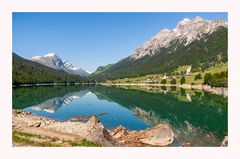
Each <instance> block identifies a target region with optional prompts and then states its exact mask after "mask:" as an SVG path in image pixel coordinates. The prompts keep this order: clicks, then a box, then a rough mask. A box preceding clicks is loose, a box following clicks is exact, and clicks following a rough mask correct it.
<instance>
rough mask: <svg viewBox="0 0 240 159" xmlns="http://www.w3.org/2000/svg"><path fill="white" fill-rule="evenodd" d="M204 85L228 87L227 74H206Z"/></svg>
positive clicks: (224, 72) (225, 72)
mask: <svg viewBox="0 0 240 159" xmlns="http://www.w3.org/2000/svg"><path fill="white" fill-rule="evenodd" d="M204 84H208V85H210V86H213V87H227V86H228V72H227V71H223V72H220V73H214V74H211V73H206V75H205V76H204Z"/></svg>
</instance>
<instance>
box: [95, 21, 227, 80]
mask: <svg viewBox="0 0 240 159" xmlns="http://www.w3.org/2000/svg"><path fill="white" fill-rule="evenodd" d="M221 61H224V62H225V61H227V23H226V22H225V21H224V20H212V21H210V20H205V19H203V18H201V17H195V18H194V19H192V20H190V19H183V20H182V21H180V22H179V23H178V24H177V26H176V28H174V29H173V30H168V29H163V30H161V31H160V32H159V33H158V34H157V35H155V36H154V37H152V38H151V39H150V40H149V41H147V42H145V43H144V44H143V45H142V46H140V47H139V48H137V49H136V50H135V51H134V53H133V54H132V55H130V56H129V57H127V58H125V59H123V60H121V61H119V62H117V63H116V64H114V65H112V66H111V67H110V68H108V69H107V70H104V71H102V72H101V73H99V74H97V75H95V76H94V78H96V79H98V80H100V81H101V80H106V79H117V78H126V77H137V76H142V75H146V74H155V73H168V72H171V71H173V70H174V69H176V68H177V67H179V66H182V65H192V70H193V71H198V70H204V69H206V68H208V67H210V66H212V65H214V64H216V63H218V62H221Z"/></svg>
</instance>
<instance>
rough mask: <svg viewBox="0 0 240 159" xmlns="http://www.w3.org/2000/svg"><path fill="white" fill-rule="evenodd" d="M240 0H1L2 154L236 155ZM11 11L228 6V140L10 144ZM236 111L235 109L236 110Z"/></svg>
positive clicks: (216, 158) (196, 158)
mask: <svg viewBox="0 0 240 159" xmlns="http://www.w3.org/2000/svg"><path fill="white" fill-rule="evenodd" d="M239 6H240V2H239V1H238V0H191V1H189V0H0V44H1V45H0V74H1V78H0V88H1V89H0V99H1V100H0V106H1V110H0V130H1V131H0V155H1V156H2V157H1V158H7V159H21V158H32V159H38V158H39V159H51V158H52V159H55V158H65V159H66V158H69V157H72V158H87V159H88V158H96V157H98V158H104V159H113V158H124V159H125V158H131V159H132V158H138V159H141V158H144V159H146V158H151V159H152V158H169V159H174V158H179V159H235V158H236V159H237V158H238V157H239V156H240V155H238V149H239V143H240V124H239V121H240V115H238V114H239V113H240V105H239V103H240V102H239V100H238V98H239V97H238V96H239V95H238V94H239V91H238V88H240V84H239V81H240V78H239V77H240V75H238V74H237V73H239V69H238V68H240V62H239V60H238V58H239V54H240V49H239V46H240V45H239V44H238V41H239V40H238V37H239V36H240V9H239ZM12 12H228V33H229V34H228V36H229V39H228V56H229V64H228V68H229V92H228V93H229V97H228V100H229V102H228V136H229V146H228V147H226V148H220V147H214V148H209V147H201V148H199V147H189V148H179V147H173V148H169V147H166V148H159V147H156V148H149V147H148V148H78V147H73V148H33V147H31V148H21V147H19V148H16V147H12V139H11V132H12V123H11V121H12V112H11V110H12V82H11V78H12V77H11V74H12V70H11V68H12V61H11V60H12V59H11V58H12ZM238 112H239V113H238Z"/></svg>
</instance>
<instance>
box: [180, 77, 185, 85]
mask: <svg viewBox="0 0 240 159" xmlns="http://www.w3.org/2000/svg"><path fill="white" fill-rule="evenodd" d="M185 82H186V79H185V76H182V78H181V79H180V83H181V84H184V83H185Z"/></svg>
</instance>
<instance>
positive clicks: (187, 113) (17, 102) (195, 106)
mask: <svg viewBox="0 0 240 159" xmlns="http://www.w3.org/2000/svg"><path fill="white" fill-rule="evenodd" d="M13 108H15V109H23V110H25V111H29V112H32V113H34V114H37V115H41V116H45V117H49V118H53V119H56V120H59V121H65V120H68V119H69V118H72V117H76V116H87V115H94V114H101V113H106V114H104V115H101V116H100V121H101V122H102V123H103V124H104V126H105V127H107V128H109V129H111V128H114V127H117V126H119V125H122V126H124V127H126V128H128V129H130V130H143V129H146V128H148V127H152V126H154V125H156V124H159V123H169V124H171V125H172V127H173V130H174V133H175V135H176V138H177V140H178V141H179V142H180V143H181V142H189V143H191V145H192V146H219V145H220V144H221V142H222V140H223V139H224V136H226V135H227V127H228V125H227V109H228V107H227V98H226V97H223V96H219V95H213V94H209V93H205V92H201V91H195V90H183V89H178V88H176V87H172V88H166V87H119V88H117V87H105V86H38V87H18V88H13Z"/></svg>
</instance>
